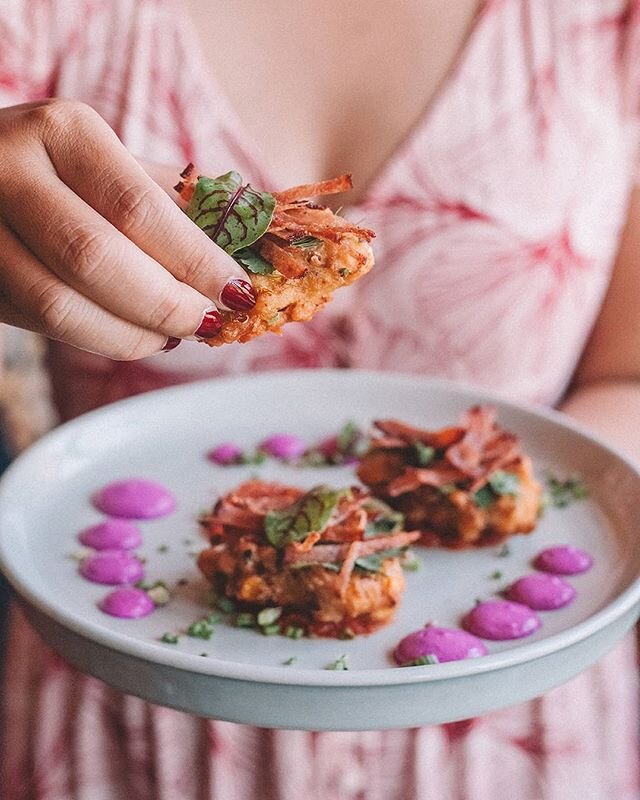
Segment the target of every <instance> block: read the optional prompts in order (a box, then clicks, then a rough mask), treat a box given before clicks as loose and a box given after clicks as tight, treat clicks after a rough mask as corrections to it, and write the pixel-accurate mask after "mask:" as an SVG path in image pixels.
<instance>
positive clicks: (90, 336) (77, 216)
mask: <svg viewBox="0 0 640 800" xmlns="http://www.w3.org/2000/svg"><path fill="white" fill-rule="evenodd" d="M214 303H217V304H219V305H220V306H221V307H223V308H224V307H228V308H234V309H236V310H246V309H248V308H250V307H251V306H252V305H253V304H254V303H255V296H254V294H253V290H252V288H251V284H250V283H249V282H248V280H247V276H246V273H245V272H244V271H243V270H242V268H241V267H240V266H238V265H237V264H236V262H235V261H234V260H233V259H232V258H231V257H230V256H228V255H227V254H226V253H225V252H224V251H223V250H221V249H220V248H219V247H217V246H216V245H215V244H213V242H212V241H211V240H210V239H209V238H208V237H207V236H206V235H205V234H204V233H203V232H202V231H201V230H200V229H199V228H197V227H196V226H195V225H194V224H193V222H191V220H189V219H188V218H187V217H186V216H185V215H184V213H183V212H182V211H181V210H180V209H179V208H178V207H177V205H175V204H174V203H173V202H172V201H171V199H170V198H169V197H168V196H167V195H166V194H165V192H164V191H163V190H162V189H161V188H160V187H159V186H158V185H157V184H156V183H155V182H154V181H153V180H152V179H151V178H150V177H149V175H148V174H147V173H146V172H145V171H144V169H143V168H142V167H141V166H140V165H139V164H138V163H137V161H136V160H135V159H134V158H133V157H132V156H131V155H130V154H129V153H128V152H127V150H126V149H125V148H124V146H123V145H122V144H121V142H120V141H119V140H118V138H117V137H116V135H115V134H114V132H113V131H112V130H111V128H109V126H108V125H107V124H106V122H105V121H104V120H103V119H102V118H101V117H100V116H99V115H98V114H97V113H96V112H95V111H93V110H92V109H91V108H90V107H89V106H86V105H84V104H82V103H78V102H75V101H67V100H49V101H44V102H42V103H30V104H27V105H21V106H14V107H11V108H4V109H0V321H1V322H6V323H9V324H11V325H15V326H18V327H21V328H26V329H28V330H32V331H36V332H37V333H42V334H44V335H46V336H49V337H51V338H53V339H59V340H61V341H64V342H67V343H69V344H72V345H75V346H76V347H80V348H82V349H84V350H90V351H92V352H95V353H100V354H102V355H105V356H109V357H110V358H114V359H119V360H132V359H137V358H142V357H144V356H149V355H151V354H153V353H156V352H158V351H160V350H162V349H171V348H172V347H175V346H176V344H178V343H179V340H180V339H184V338H187V337H191V336H199V337H200V338H206V336H207V335H209V336H211V335H213V334H214V333H216V332H217V330H218V329H219V327H220V324H221V320H220V315H219V314H218V312H217V311H216V310H215V306H214Z"/></svg>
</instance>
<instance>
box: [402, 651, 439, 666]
mask: <svg viewBox="0 0 640 800" xmlns="http://www.w3.org/2000/svg"><path fill="white" fill-rule="evenodd" d="M439 663H440V659H439V658H438V656H436V655H433V654H432V653H429V654H428V655H426V656H419V657H418V658H414V659H413V661H406V662H405V663H404V664H403V665H402V666H403V667H426V666H427V665H431V664H439Z"/></svg>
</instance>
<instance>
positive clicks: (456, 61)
mask: <svg viewBox="0 0 640 800" xmlns="http://www.w3.org/2000/svg"><path fill="white" fill-rule="evenodd" d="M171 5H172V7H173V11H174V19H175V20H176V24H177V25H178V26H180V27H181V28H182V33H183V35H184V36H185V40H186V41H187V42H191V48H190V50H189V55H190V57H191V58H193V59H194V61H195V62H196V65H197V70H196V74H198V75H202V76H203V81H202V82H203V84H204V86H203V94H204V93H206V96H208V98H209V100H208V101H207V102H210V103H211V104H212V106H213V105H217V106H218V107H220V106H222V107H223V110H224V113H225V115H226V117H227V119H229V120H230V121H231V124H230V126H228V127H229V128H230V130H231V131H232V133H233V135H234V137H235V138H236V140H237V143H238V146H239V148H240V150H241V151H242V153H243V155H244V156H245V158H246V159H247V161H248V162H249V163H250V165H251V168H252V169H253V172H254V174H255V175H256V179H257V180H259V181H260V182H261V188H265V189H267V190H271V191H276V190H278V189H282V188H284V186H283V184H282V181H279V180H277V176H275V175H273V174H271V171H270V170H269V169H267V168H265V167H264V165H263V164H262V163H261V162H260V155H259V153H260V148H259V146H258V143H257V142H256V141H255V140H254V139H253V137H252V136H251V135H250V134H249V132H248V131H247V129H246V127H245V125H244V123H243V121H242V119H241V118H240V116H239V114H238V113H237V111H236V110H235V108H234V106H233V105H232V103H231V101H230V99H229V96H228V95H227V93H226V92H225V90H224V89H223V87H222V86H221V84H220V82H219V81H218V79H217V78H216V76H215V75H214V74H213V72H212V70H211V66H210V64H209V62H208V61H207V58H206V56H205V53H204V42H203V41H202V38H201V36H200V33H199V31H198V30H197V27H196V25H195V21H194V19H193V17H192V14H191V12H190V11H189V9H187V8H185V7H184V5H181V4H180V3H179V0H171ZM491 5H492V0H480V2H479V4H478V7H477V9H476V11H475V13H474V15H473V18H472V19H471V21H470V23H469V24H468V25H467V29H466V31H465V35H464V37H463V38H462V41H461V43H460V45H459V47H458V49H457V51H456V54H455V56H454V57H453V59H452V61H451V63H450V64H449V66H448V67H447V69H446V71H445V73H444V74H443V76H442V78H441V79H440V81H439V82H438V85H437V86H436V88H435V89H434V91H433V93H432V95H431V97H430V98H429V100H428V101H427V103H426V104H425V106H424V107H423V109H422V112H421V113H420V114H419V116H418V117H417V119H416V121H415V122H414V123H413V124H412V125H411V127H410V128H409V130H408V131H407V132H406V134H404V136H402V137H401V138H400V139H399V141H398V142H397V143H396V144H395V145H394V146H393V148H392V150H391V152H390V153H389V154H388V156H387V157H386V158H385V159H384V161H383V162H382V163H381V165H380V166H379V167H378V169H376V171H375V172H374V174H373V176H372V177H371V179H370V180H369V182H368V184H367V186H365V188H364V189H363V191H362V192H361V193H360V196H359V198H358V201H357V202H356V203H351V204H349V205H344V206H342V208H343V209H344V211H345V212H346V211H348V210H349V209H350V208H358V207H360V206H365V205H366V204H367V203H368V202H369V201H370V200H371V199H372V198H373V197H375V195H376V194H377V192H378V190H379V187H380V186H382V185H383V184H384V182H385V180H386V179H387V177H388V176H389V174H390V173H391V172H392V171H393V168H394V167H395V165H396V164H397V163H398V162H399V161H401V160H402V157H403V155H404V154H405V153H406V151H407V150H408V149H410V148H411V145H412V143H413V142H414V141H415V139H416V138H418V137H419V136H420V135H422V133H423V132H424V131H425V129H427V128H428V127H429V124H430V122H431V120H432V118H433V116H434V115H435V113H436V111H437V109H438V108H439V107H440V106H441V105H442V104H443V103H444V102H445V100H446V97H447V95H448V93H449V91H450V89H451V87H452V86H453V84H454V83H455V81H456V79H457V78H458V76H459V75H460V73H461V72H462V71H463V70H464V67H465V65H466V63H467V60H468V58H469V57H470V52H471V50H472V49H473V46H474V44H475V42H476V40H477V38H478V37H479V35H480V33H481V31H482V29H483V27H484V21H485V19H486V17H487V16H488V12H489V11H490V10H491ZM329 177H330V176H329Z"/></svg>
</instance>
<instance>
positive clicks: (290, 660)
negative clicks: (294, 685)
mask: <svg viewBox="0 0 640 800" xmlns="http://www.w3.org/2000/svg"><path fill="white" fill-rule="evenodd" d="M297 660H298V657H297V656H290V657H289V658H288V659H287V660H286V661H285V662H284V666H285V667H290V666H291V665H292V664H295V663H296V661H297Z"/></svg>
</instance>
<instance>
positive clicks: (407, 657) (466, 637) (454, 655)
mask: <svg viewBox="0 0 640 800" xmlns="http://www.w3.org/2000/svg"><path fill="white" fill-rule="evenodd" d="M486 655H487V648H486V647H485V646H484V644H483V643H482V642H481V641H480V639H478V638H476V637H475V636H474V635H473V634H471V633H467V632H466V631H461V630H457V629H455V628H439V627H437V626H436V625H427V627H426V628H422V629H421V630H419V631H414V632H413V633H410V634H409V635H408V636H405V637H404V639H402V641H401V642H400V643H399V644H398V646H397V647H396V649H395V651H394V653H393V657H394V658H395V660H396V662H397V663H398V664H400V665H402V664H407V663H410V662H412V661H415V660H416V659H418V658H421V657H422V656H435V657H436V658H437V659H438V661H439V662H441V663H442V662H445V661H461V660H462V659H465V658H478V657H479V656H486Z"/></svg>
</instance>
